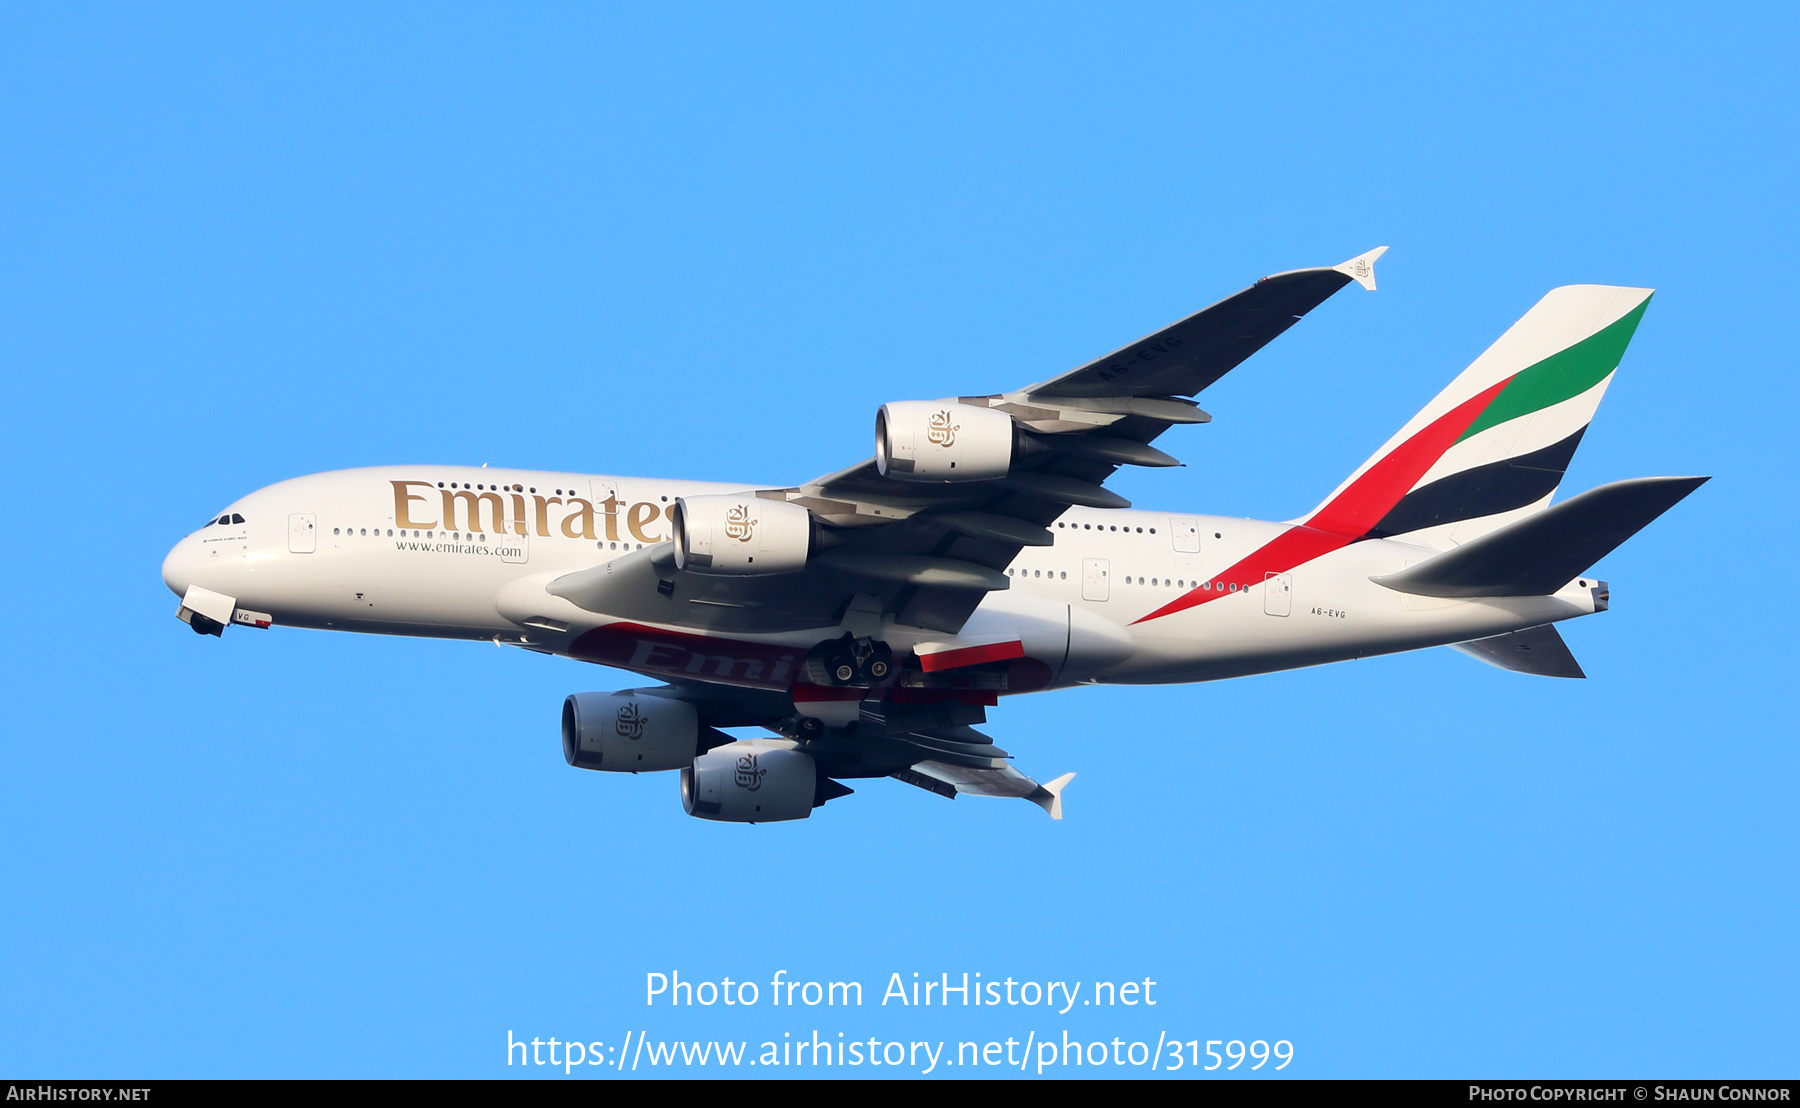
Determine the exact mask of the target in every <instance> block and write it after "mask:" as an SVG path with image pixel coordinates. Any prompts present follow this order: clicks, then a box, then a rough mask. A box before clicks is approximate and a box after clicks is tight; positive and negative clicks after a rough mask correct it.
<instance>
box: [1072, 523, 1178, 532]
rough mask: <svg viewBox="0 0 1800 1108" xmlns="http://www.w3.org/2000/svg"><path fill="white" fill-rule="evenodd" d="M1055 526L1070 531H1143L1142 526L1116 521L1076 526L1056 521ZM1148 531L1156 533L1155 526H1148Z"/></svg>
mask: <svg viewBox="0 0 1800 1108" xmlns="http://www.w3.org/2000/svg"><path fill="white" fill-rule="evenodd" d="M1057 526H1058V527H1067V528H1068V529H1069V530H1071V531H1077V530H1079V531H1132V530H1136V531H1137V533H1138V534H1140V535H1141V534H1143V533H1144V529H1143V528H1142V527H1138V528H1132V527H1120V526H1119V525H1118V524H1116V523H1101V524H1097V525H1096V524H1092V523H1083V524H1081V525H1080V526H1079V527H1077V526H1076V525H1075V524H1073V523H1058V524H1057ZM1150 533H1151V534H1152V535H1154V534H1156V528H1154V527H1152V528H1150Z"/></svg>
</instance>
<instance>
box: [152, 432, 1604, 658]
mask: <svg viewBox="0 0 1800 1108" xmlns="http://www.w3.org/2000/svg"><path fill="white" fill-rule="evenodd" d="M465 486H466V487H465ZM750 487H752V486H744V485H732V484H719V483H711V482H697V481H660V480H651V479H639V478H624V477H599V476H593V475H587V474H567V473H554V472H532V471H525V470H504V469H488V468H480V469H476V468H468V467H456V466H394V467H379V468H369V469H353V470H342V471H338V472H333V473H321V474H315V475H313V476H310V477H300V478H295V479H293V480H290V481H283V482H280V483H278V484H274V485H270V486H268V487H267V488H264V489H260V490H258V491H256V492H254V493H251V494H250V495H248V496H246V497H244V498H242V499H241V500H238V501H237V502H236V503H234V504H232V505H231V506H230V507H229V508H227V509H226V510H225V511H224V512H223V513H221V517H222V518H226V519H230V518H231V517H233V516H241V517H242V518H243V519H244V522H243V523H241V524H239V523H235V522H227V523H219V522H214V523H211V524H208V525H207V526H205V527H203V528H201V529H200V530H198V531H196V532H194V533H193V534H191V535H189V536H187V537H186V538H184V539H182V540H181V542H179V543H178V544H177V545H176V546H175V548H174V549H173V550H172V551H171V552H170V553H169V556H168V558H167V560H166V561H165V562H164V565H163V579H164V581H165V582H166V583H167V584H168V585H169V587H170V588H171V589H173V590H174V591H175V592H176V593H177V594H182V593H185V592H186V591H187V589H188V587H189V586H190V585H197V586H200V587H201V588H204V589H208V590H212V591H213V592H216V593H220V594H224V595H225V596H228V597H231V598H233V600H235V603H236V605H237V608H238V609H240V610H245V611H249V612H253V613H264V614H266V615H267V616H269V617H270V619H271V622H273V623H274V624H276V625H287V626H296V627H312V628H326V629H332V630H342V631H362V632H370V633H379V634H400V635H425V636H434V637H442V638H467V639H487V640H495V641H499V642H503V643H511V644H517V645H521V646H527V647H531V648H535V649H539V650H544V651H547V652H551V653H564V652H565V651H564V650H563V649H562V648H563V647H564V646H565V645H566V643H567V642H568V641H569V640H570V639H571V638H572V637H573V636H574V635H575V634H577V633H579V632H580V631H581V630H582V629H583V628H584V627H587V628H593V627H604V626H605V625H606V624H607V623H608V622H609V620H608V617H607V616H606V615H605V614H597V613H591V612H584V611H582V610H580V609H578V608H576V607H575V606H574V605H572V604H570V603H568V602H567V601H563V600H558V599H556V598H552V597H548V596H547V594H545V593H544V589H543V586H544V585H545V584H547V583H548V582H550V581H552V580H554V579H555V578H557V577H560V576H562V575H564V574H568V573H573V572H575V571H578V570H583V569H588V568H591V567H594V566H596V565H599V564H601V563H604V562H607V561H610V560H614V559H618V558H621V557H623V556H624V555H626V554H629V553H632V552H634V551H637V550H640V549H644V548H647V547H652V546H655V545H656V544H658V543H662V542H666V541H668V540H669V539H670V537H671V536H670V527H669V509H670V507H671V506H672V505H673V504H674V501H675V499H676V498H677V497H679V496H696V495H702V494H707V493H727V492H736V491H741V490H744V489H747V488H750ZM472 511H473V513H474V514H473V515H471V512H472ZM216 518H218V517H216ZM1292 526H1293V525H1292V524H1286V523H1269V522H1263V521H1258V520H1247V519H1227V518H1223V517H1218V516H1206V515H1181V514H1176V513H1169V512H1152V511H1141V510H1135V509H1126V510H1101V509H1089V508H1079V507H1077V508H1071V509H1069V510H1068V511H1067V512H1066V513H1064V515H1063V516H1062V517H1061V518H1060V519H1059V520H1058V521H1056V522H1055V523H1053V524H1051V525H1050V528H1049V530H1050V532H1051V534H1052V535H1053V536H1054V537H1055V543H1054V544H1053V545H1051V546H1046V547H1035V548H1026V549H1025V550H1024V551H1023V552H1021V553H1020V555H1019V557H1018V558H1017V559H1016V560H1015V561H1014V563H1013V564H1012V565H1011V566H1010V567H1009V568H1008V569H1007V573H1008V575H1009V577H1010V578H1011V588H1010V589H1008V590H1006V591H1002V592H995V593H990V594H989V595H988V597H987V598H986V600H985V601H984V602H983V604H982V605H981V608H980V609H979V610H978V611H977V612H976V614H975V616H974V617H972V618H971V620H970V621H969V626H968V627H967V628H965V632H964V633H965V634H972V633H979V634H980V635H985V636H988V637H992V636H994V635H996V634H998V635H1005V634H1007V633H1008V632H1009V630H1012V629H1022V630H1021V632H1020V637H1021V638H1023V639H1024V640H1025V641H1026V643H1027V647H1028V648H1030V647H1031V645H1032V635H1031V634H1030V633H1028V628H1029V627H1030V626H1033V625H1035V626H1037V627H1038V628H1039V629H1040V630H1041V628H1042V627H1044V626H1059V627H1064V628H1066V629H1067V640H1068V641H1067V642H1066V643H1065V644H1064V647H1059V648H1058V649H1064V648H1066V650H1067V652H1068V659H1069V662H1070V664H1069V665H1068V666H1067V667H1063V666H1061V662H1062V660H1063V659H1062V658H1058V659H1056V660H1055V662H1054V663H1053V668H1054V669H1057V671H1058V678H1057V679H1056V681H1055V682H1054V683H1055V684H1070V683H1074V682H1077V681H1097V682H1103V683H1124V684H1148V683H1172V682H1187V681H1204V680H1212V679H1216V678H1222V677H1234V676H1239V675H1243V674H1250V673H1260V672H1268V671H1272V670H1281V669H1289V668H1294V667H1297V666H1306V665H1315V664H1319V663H1323V662H1331V661H1339V660H1345V659H1350V658H1357V657H1365V656H1369V655H1375V654H1385V653H1391V652H1394V651H1400V650H1409V649H1414V648H1418V647H1425V646H1434V645H1440V644H1444V643H1453V642H1463V641H1466V640H1470V639H1477V638H1482V637H1485V636H1489V635H1498V634H1503V633H1505V632H1508V631H1514V630H1519V629H1522V628H1526V627H1533V626H1537V625H1540V624H1545V623H1552V622H1555V621H1558V620H1564V619H1568V618H1571V617H1574V616H1580V615H1587V614H1590V613H1592V612H1594V611H1595V610H1596V609H1597V602H1596V598H1595V595H1594V588H1593V586H1594V584H1595V583H1594V582H1593V581H1591V580H1582V581H1579V582H1570V583H1569V584H1568V585H1567V586H1565V587H1564V588H1563V589H1562V590H1561V591H1559V592H1558V593H1557V594H1556V595H1554V596H1542V597H1508V598H1484V599H1467V600H1460V599H1458V600H1453V599H1439V598H1432V597H1422V596H1412V595H1408V594H1404V593H1400V592H1395V591H1393V590H1390V589H1388V588H1385V587H1383V586H1381V585H1378V584H1375V583H1374V582H1373V581H1371V580H1370V578H1371V577H1372V576H1377V575H1380V574H1385V573H1393V572H1396V571H1398V570H1400V569H1403V568H1405V567H1406V566H1408V565H1410V564H1413V563H1416V562H1419V561H1423V560H1424V559H1426V558H1428V557H1430V556H1431V555H1432V554H1434V553H1436V551H1434V550H1431V549H1427V548H1424V547H1420V546H1414V545H1411V544H1407V543H1402V542H1396V541H1392V540H1367V541H1362V542H1355V543H1351V544H1349V545H1347V546H1343V547H1341V548H1339V549H1335V550H1332V551H1330V552H1329V553H1325V554H1322V555H1320V556H1318V557H1316V558H1313V559H1312V560H1310V561H1306V562H1303V563H1301V564H1299V565H1297V566H1294V567H1293V568H1292V569H1291V570H1289V571H1288V572H1286V573H1283V574H1279V575H1271V577H1270V579H1269V580H1267V581H1264V582H1261V583H1255V584H1248V585H1246V587H1243V588H1241V589H1234V588H1232V587H1231V586H1229V585H1226V584H1225V583H1224V582H1222V581H1221V582H1219V595H1212V589H1211V586H1212V585H1213V584H1214V582H1215V580H1216V579H1217V578H1218V575H1219V574H1221V573H1222V572H1224V571H1225V570H1226V569H1227V568H1228V567H1230V566H1233V565H1235V564H1237V563H1238V562H1239V561H1240V560H1241V559H1243V558H1244V557H1245V556H1246V555H1247V554H1249V553H1251V552H1252V551H1254V550H1256V549H1257V548H1259V547H1262V546H1264V545H1265V544H1267V543H1269V542H1270V541H1271V540H1273V539H1275V538H1276V537H1277V536H1279V535H1281V534H1282V533H1283V532H1285V531H1287V530H1289V529H1290V528H1291V527H1292ZM1196 589H1199V590H1201V592H1200V593H1199V594H1198V596H1199V597H1200V598H1203V599H1204V601H1205V602H1204V603H1195V604H1191V606H1188V607H1184V608H1182V609H1181V610H1177V611H1173V612H1170V613H1169V614H1164V615H1158V616H1154V617H1153V618H1148V619H1146V618H1145V617H1146V616H1151V615H1152V613H1155V612H1157V611H1159V610H1161V609H1163V608H1165V606H1168V605H1170V604H1171V602H1174V601H1177V600H1179V599H1181V598H1183V597H1184V596H1190V595H1191V594H1194V591H1195V590H1196ZM1140 621H1141V622H1140ZM640 622H641V621H640ZM634 626H635V625H634ZM846 627H847V628H848V627H849V624H848V623H846ZM676 630H678V631H687V632H688V633H691V629H684V628H680V627H676ZM836 633H837V632H836V631H835V630H833V629H826V630H825V631H821V630H819V629H810V630H807V631H804V632H787V633H782V634H772V635H757V634H733V635H730V636H728V637H729V638H730V639H731V640H735V641H743V642H754V643H762V644H768V645H772V646H791V647H794V648H796V649H797V650H799V651H800V652H802V653H803V652H804V650H805V648H806V647H808V646H810V645H811V644H812V643H814V642H817V641H818V640H820V639H821V638H824V637H830V636H831V635H833V634H836ZM859 633H863V632H859ZM880 633H881V635H882V637H884V638H885V639H886V641H888V642H889V643H890V644H891V645H892V646H893V647H894V648H895V649H896V650H904V649H910V648H911V647H912V646H913V645H915V644H916V643H919V642H925V641H929V640H933V639H942V638H943V637H944V636H943V635H942V634H941V633H934V632H927V631H922V630H918V629H911V628H905V627H897V626H894V625H893V624H892V623H891V622H889V623H885V624H883V625H882V626H881V628H880ZM1058 633H1059V634H1061V633H1063V632H1060V631H1059V632H1058ZM1039 637H1040V638H1041V637H1042V636H1041V634H1040V635H1039ZM1082 642H1086V643H1087V644H1088V645H1089V648H1090V649H1088V653H1087V656H1086V661H1085V664H1080V665H1077V664H1076V658H1075V656H1076V654H1077V653H1079V652H1080V651H1081V650H1082V649H1083V648H1082V645H1081V643H1082ZM1095 644H1098V645H1095ZM630 662H631V658H630V657H629V656H627V657H625V658H623V659H622V660H621V661H620V662H616V663H612V664H622V665H624V667H625V668H638V669H640V671H641V672H645V673H648V674H651V675H656V676H665V677H666V676H669V675H670V670H669V668H668V667H667V666H666V665H665V666H661V667H659V666H657V665H644V666H632V665H631V664H630ZM677 672H678V671H677ZM696 676H701V677H704V676H707V674H705V673H703V672H699V671H696Z"/></svg>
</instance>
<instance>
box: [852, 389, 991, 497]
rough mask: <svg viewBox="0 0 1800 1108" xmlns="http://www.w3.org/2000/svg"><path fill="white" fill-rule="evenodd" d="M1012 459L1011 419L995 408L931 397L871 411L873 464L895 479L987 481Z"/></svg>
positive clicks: (903, 401) (883, 474)
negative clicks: (873, 429)
mask: <svg viewBox="0 0 1800 1108" xmlns="http://www.w3.org/2000/svg"><path fill="white" fill-rule="evenodd" d="M1012 462H1013V420H1012V417H1011V416H1009V415H1007V414H1006V413H1005V412H1002V411H997V410H995V409H993V408H977V407H974V406H972V405H969V404H950V403H945V402H942V401H930V400H901V401H895V402H894V403H891V404H883V405H882V406H881V410H880V411H879V412H876V413H875V468H877V469H879V470H880V471H881V475H882V476H883V477H892V478H893V479H894V480H896V481H988V480H992V479H993V478H996V477H1005V476H1006V474H1007V471H1008V470H1010V469H1012Z"/></svg>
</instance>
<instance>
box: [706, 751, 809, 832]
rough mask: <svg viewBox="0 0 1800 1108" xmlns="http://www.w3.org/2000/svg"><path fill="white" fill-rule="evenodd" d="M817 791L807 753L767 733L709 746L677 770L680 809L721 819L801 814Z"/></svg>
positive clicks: (771, 818)
mask: <svg viewBox="0 0 1800 1108" xmlns="http://www.w3.org/2000/svg"><path fill="white" fill-rule="evenodd" d="M838 791H839V792H842V791H844V790H842V789H839V790H838ZM818 792H819V770H818V766H817V765H815V764H814V762H813V760H812V755H810V754H802V753H801V752H800V751H798V750H795V749H793V748H792V747H790V746H787V745H778V744H777V743H776V742H774V741H771V740H766V739H749V740H746V741H744V742H735V743H730V744H727V745H725V746H719V747H714V748H713V749H711V750H709V751H707V752H706V753H705V754H702V755H700V756H699V757H698V758H695V759H694V760H693V764H692V765H690V766H688V767H687V768H686V769H684V770H682V771H681V807H682V808H683V810H685V811H686V812H687V814H688V815H690V816H694V817H696V818H699V819H710V820H718V821H720V822H723V823H777V822H780V821H782V820H790V819H805V818H806V817H808V816H810V815H812V810H813V806H814V804H815V803H816V802H817V796H818Z"/></svg>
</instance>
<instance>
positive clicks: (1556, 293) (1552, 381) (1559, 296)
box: [1304, 285, 1652, 546]
mask: <svg viewBox="0 0 1800 1108" xmlns="http://www.w3.org/2000/svg"><path fill="white" fill-rule="evenodd" d="M1651 293H1652V290H1650V289H1634V288H1621V287H1618V286H1613V285H1566V286H1564V287H1562V288H1559V289H1552V290H1551V291H1550V292H1549V293H1548V294H1547V295H1546V296H1545V297H1544V298H1543V299H1542V300H1540V301H1538V302H1537V304H1536V305H1534V306H1533V307H1532V309H1531V310H1530V311H1529V312H1526V313H1525V315H1524V316H1523V317H1522V318H1521V319H1520V320H1519V321H1518V322H1517V323H1515V324H1513V325H1512V327H1510V328H1509V329H1508V330H1507V332H1506V333H1505V334H1504V335H1501V336H1500V338H1499V339H1498V340H1497V341H1496V342H1495V343H1494V344H1493V345H1492V346H1490V347H1488V348H1487V350H1486V351H1485V352H1483V354H1482V355H1481V356H1480V357H1479V358H1476V359H1475V361H1474V362H1473V363H1472V364H1471V365H1470V366H1469V368H1468V369H1465V370H1464V371H1463V372H1462V373H1461V374H1460V375H1459V376H1458V377H1457V378H1456V380H1454V381H1452V382H1450V384H1449V386H1448V387H1447V388H1445V389H1444V391H1443V392H1441V393H1439V394H1438V395H1437V397H1436V398H1435V399H1433V400H1432V401H1431V403H1429V404H1427V405H1426V406H1425V407H1424V409H1423V410H1421V411H1420V412H1419V414H1418V415H1416V416H1414V417H1413V418H1412V419H1411V421H1409V422H1408V423H1407V424H1406V426H1404V427H1402V428H1401V429H1400V431H1399V432H1398V433H1397V434H1395V435H1394V437H1393V438H1391V439H1389V440H1388V441H1387V443H1386V444H1385V445H1384V446H1382V448H1381V449H1380V450H1378V451H1376V452H1375V454H1374V456H1373V457H1371V458H1370V459H1369V460H1368V461H1366V462H1364V463H1363V464H1362V465H1361V466H1360V467H1358V468H1357V470H1356V472H1354V473H1352V474H1351V475H1350V476H1349V478H1347V479H1346V480H1345V481H1344V483H1343V484H1342V485H1339V486H1338V487H1337V489H1336V490H1334V491H1333V492H1332V494H1331V495H1330V496H1329V497H1327V498H1326V499H1325V502H1324V503H1323V504H1321V505H1319V507H1318V508H1316V509H1314V510H1313V512H1312V513H1311V514H1310V515H1309V516H1307V517H1306V519H1305V521H1304V522H1305V523H1306V524H1307V525H1308V526H1310V527H1313V528H1316V529H1318V530H1321V531H1326V532H1330V533H1333V534H1337V535H1343V536H1346V537H1349V538H1362V537H1365V536H1366V537H1369V538H1384V537H1387V536H1390V535H1417V540H1418V541H1420V542H1421V543H1423V544H1424V545H1428V546H1448V545H1450V544H1451V543H1453V542H1465V541H1467V540H1469V539H1471V538H1474V537H1476V536H1479V535H1483V534H1486V533H1487V532H1489V531H1492V530H1493V529H1495V528H1496V527H1501V526H1504V525H1505V524H1506V523H1508V522H1511V521H1512V520H1514V519H1517V518H1519V517H1520V516H1522V515H1525V514H1529V513H1530V512H1531V511H1534V510H1536V509H1538V508H1541V507H1543V506H1544V505H1545V504H1547V503H1548V502H1549V500H1550V497H1551V495H1552V494H1553V493H1555V491H1556V487H1557V485H1559V484H1561V483H1562V476H1563V472H1564V471H1565V470H1566V469H1567V468H1568V466H1569V460H1570V459H1571V458H1572V457H1573V456H1574V454H1575V448H1576V446H1577V445H1579V444H1580V442H1581V436H1582V434H1583V433H1584V432H1585V431H1586V430H1587V425H1588V421H1589V420H1591V419H1592V418H1593V415H1594V409H1595V408H1597V407H1598V406H1599V404H1600V398H1601V396H1602V395H1604V394H1605V392H1606V386H1607V385H1608V384H1609V383H1610V382H1611V381H1612V375H1613V371H1614V370H1615V369H1617V368H1618V365H1619V360H1620V359H1621V358H1622V357H1623V356H1624V353H1625V347H1626V344H1628V343H1629V342H1630V341H1631V336H1632V334H1633V333H1634V332H1635V331H1636V330H1637V325H1638V321H1639V320H1641V319H1642V318H1643V315H1644V308H1645V307H1646V306H1647V305H1648V304H1649V303H1650V296H1651Z"/></svg>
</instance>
